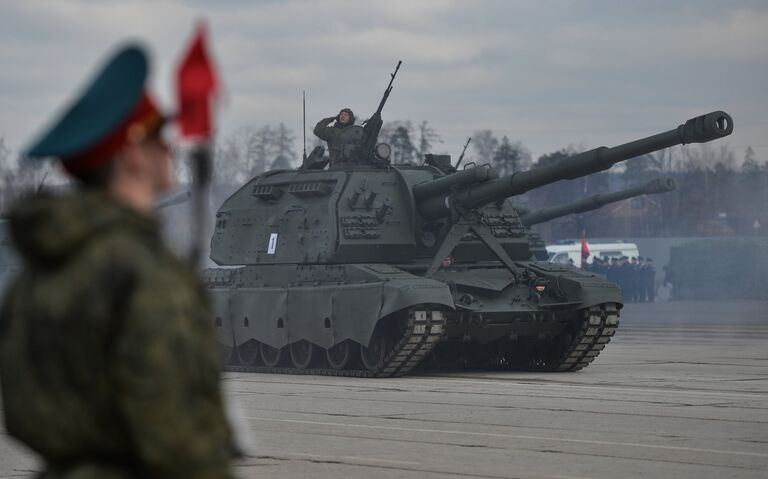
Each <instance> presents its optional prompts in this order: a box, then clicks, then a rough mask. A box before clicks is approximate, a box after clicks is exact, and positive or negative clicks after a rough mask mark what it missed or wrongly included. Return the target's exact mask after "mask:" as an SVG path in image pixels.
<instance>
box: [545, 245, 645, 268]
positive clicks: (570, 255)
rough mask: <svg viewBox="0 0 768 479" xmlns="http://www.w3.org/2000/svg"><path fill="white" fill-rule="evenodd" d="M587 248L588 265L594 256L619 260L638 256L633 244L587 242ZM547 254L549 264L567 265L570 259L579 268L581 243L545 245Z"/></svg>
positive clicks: (635, 246) (638, 253)
mask: <svg viewBox="0 0 768 479" xmlns="http://www.w3.org/2000/svg"><path fill="white" fill-rule="evenodd" d="M587 247H589V257H588V258H587V262H588V263H591V262H592V259H593V258H594V257H595V256H597V257H598V258H604V257H607V258H608V259H611V258H620V257H622V256H626V257H627V258H631V257H633V256H634V257H638V256H640V252H639V251H638V249H637V245H636V244H634V243H622V242H618V243H590V242H589V241H587ZM547 253H549V260H548V261H549V262H550V263H560V264H568V262H569V261H568V260H571V259H572V260H573V265H574V266H576V267H577V268H581V241H579V242H575V241H571V242H569V243H568V244H556V245H547Z"/></svg>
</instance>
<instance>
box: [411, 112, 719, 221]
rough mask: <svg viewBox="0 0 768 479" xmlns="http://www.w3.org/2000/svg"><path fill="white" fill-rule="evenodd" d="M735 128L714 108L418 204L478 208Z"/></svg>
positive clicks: (437, 209) (446, 210) (435, 211)
mask: <svg viewBox="0 0 768 479" xmlns="http://www.w3.org/2000/svg"><path fill="white" fill-rule="evenodd" d="M732 131H733V120H732V119H731V117H730V115H728V114H727V113H725V112H723V111H714V112H712V113H708V114H706V115H702V116H698V117H696V118H692V119H690V120H688V121H686V122H685V123H684V124H682V125H680V126H678V127H677V128H674V129H672V130H669V131H666V132H664V133H659V134H656V135H653V136H649V137H647V138H643V139H640V140H635V141H631V142H629V143H624V144H622V145H618V146H615V147H613V148H608V147H605V146H601V147H599V148H595V149H593V150H589V151H585V152H583V153H578V154H576V155H573V156H571V157H568V158H565V159H563V160H561V161H559V162H558V163H557V164H554V165H551V166H546V167H542V168H535V169H532V170H528V171H521V172H519V173H515V174H512V175H510V176H506V177H504V178H499V179H497V180H494V181H488V182H484V183H483V184H478V185H474V186H472V187H470V188H465V189H460V190H458V191H456V192H453V193H451V194H442V195H435V196H432V197H430V198H427V199H425V200H423V201H421V202H419V204H418V210H419V213H420V214H421V215H422V216H424V217H425V218H430V219H436V218H441V217H445V216H449V215H450V214H451V212H452V210H453V209H454V208H455V207H460V208H465V209H466V208H475V207H478V206H482V205H484V204H487V203H491V202H494V201H502V200H504V199H505V198H508V197H511V196H515V195H521V194H523V193H525V192H526V191H530V190H532V189H534V188H539V187H541V186H544V185H547V184H550V183H554V182H556V181H559V180H573V179H576V178H581V177H583V176H587V175H590V174H592V173H597V172H599V171H605V170H607V169H609V168H611V167H612V166H613V165H615V164H617V163H619V162H622V161H625V160H628V159H630V158H635V157H638V156H641V155H645V154H648V153H652V152H654V151H658V150H662V149H664V148H669V147H671V146H676V145H683V144H688V143H705V142H708V141H712V140H716V139H718V138H723V137H725V136H728V135H730V134H731V132H732Z"/></svg>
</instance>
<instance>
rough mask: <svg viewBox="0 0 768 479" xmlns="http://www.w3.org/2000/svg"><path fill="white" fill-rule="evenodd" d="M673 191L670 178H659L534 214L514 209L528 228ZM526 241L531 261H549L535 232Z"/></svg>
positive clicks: (544, 246)
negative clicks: (644, 196)
mask: <svg viewBox="0 0 768 479" xmlns="http://www.w3.org/2000/svg"><path fill="white" fill-rule="evenodd" d="M675 188H677V183H676V182H675V180H674V179H673V178H669V177H659V178H656V179H653V180H651V181H649V182H648V183H646V184H644V185H639V186H635V187H632V188H628V189H626V190H622V191H616V192H614V193H598V194H596V195H592V196H589V197H587V198H582V199H580V200H578V201H574V202H573V203H568V204H566V205H560V206H553V207H551V208H544V209H541V210H536V211H531V210H530V209H528V208H523V207H520V206H517V207H515V209H516V210H517V213H518V215H519V216H520V222H521V223H522V224H523V226H525V227H527V228H530V227H532V226H535V225H538V224H541V223H545V222H547V221H550V220H554V219H557V218H562V217H563V216H568V215H572V214H575V213H586V212H587V211H592V210H596V209H598V208H602V207H603V206H605V205H609V204H611V203H615V202H617V201H622V200H626V199H629V198H634V197H636V196H642V195H653V194H658V193H669V192H670V191H674V189H675ZM528 242H529V245H530V248H531V252H532V253H533V256H534V258H536V259H539V260H547V259H549V254H548V253H547V248H546V245H545V244H544V241H543V240H542V239H541V236H539V235H538V233H536V232H535V231H532V230H529V232H528ZM579 265H580V264H577V265H576V266H579Z"/></svg>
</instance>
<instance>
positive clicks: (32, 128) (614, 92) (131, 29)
mask: <svg viewBox="0 0 768 479" xmlns="http://www.w3.org/2000/svg"><path fill="white" fill-rule="evenodd" d="M197 18H204V19H206V20H207V22H208V25H209V30H210V34H211V35H210V39H211V42H212V47H213V51H214V54H215V56H216V59H217V61H218V64H219V68H220V75H221V77H222V78H223V81H224V83H225V85H226V101H225V104H224V105H223V108H222V109H221V112H220V117H219V118H220V121H219V124H220V129H221V131H222V134H226V133H227V132H229V131H231V130H233V129H234V128H237V127H240V126H245V125H256V126H261V125H264V124H267V123H270V124H277V123H279V122H283V123H285V124H286V125H288V126H289V127H290V128H291V129H293V130H294V131H295V132H296V133H297V136H300V135H301V91H302V89H306V91H307V122H308V124H309V125H308V126H309V128H308V129H309V130H311V126H312V125H313V124H314V123H315V122H316V121H317V120H318V119H320V118H322V117H325V116H330V115H333V114H335V113H336V112H338V110H339V108H341V107H344V106H349V107H351V108H352V109H353V110H354V111H355V113H356V114H357V116H358V118H367V117H368V116H369V115H370V114H371V113H372V112H373V110H374V109H375V108H376V106H377V104H378V101H379V99H380V97H381V94H382V93H383V90H384V88H385V86H386V83H387V81H388V79H389V73H390V72H391V71H392V69H393V68H394V66H395V64H396V62H397V60H402V61H403V66H402V68H401V70H400V73H399V74H398V78H397V81H396V84H395V88H394V90H393V92H392V95H391V97H390V100H389V102H388V103H387V105H386V107H385V109H384V113H383V118H384V120H385V121H390V120H405V119H410V120H412V121H414V122H419V121H421V120H427V121H428V122H429V123H430V124H431V125H432V126H433V127H434V128H435V129H436V130H437V131H438V133H440V134H441V135H442V137H443V139H444V143H443V144H442V145H439V146H438V147H437V150H438V151H441V152H448V153H452V154H454V155H458V153H459V151H460V150H461V146H462V144H463V143H464V141H465V139H466V137H467V136H469V135H470V134H471V133H472V132H473V131H475V130H478V129H491V130H493V131H494V133H495V134H496V135H498V136H502V135H507V136H509V137H510V139H511V140H519V141H521V142H522V143H523V144H524V145H525V146H526V147H528V148H529V149H530V150H531V151H532V153H533V155H534V158H537V157H538V156H539V155H541V154H544V153H549V152H552V151H554V150H557V149H559V148H562V147H565V146H567V145H569V144H579V145H583V146H587V147H596V146H600V145H606V146H612V145H615V144H618V143H622V142H624V141H628V140H630V139H633V138H635V137H641V136H646V135H649V134H653V133H656V132H658V131H663V130H667V129H670V128H673V127H675V126H677V125H678V124H680V123H682V122H683V121H685V120H687V119H688V118H691V117H693V116H697V115H700V114H704V113H707V112H709V111H712V110H717V109H722V110H725V111H727V112H728V113H730V114H731V115H732V116H733V117H734V124H735V131H734V134H733V135H732V136H731V137H729V138H728V139H726V140H722V141H725V142H727V143H728V144H729V145H730V146H732V147H733V148H734V149H735V150H736V152H737V157H738V159H739V160H741V158H742V156H743V151H744V148H746V147H747V146H752V148H753V149H754V150H755V152H756V154H757V159H758V160H759V161H766V160H768V135H767V134H766V133H768V93H767V92H766V89H768V1H736V0H730V1H710V0H691V1H661V0H658V1H656V0H643V1H633V2H618V1H587V0H582V1H442V0H418V1H416V0H406V1H392V0H389V1H336V0H324V1H295V2H277V1H260V2H259V1H246V0H242V1H236V0H219V1H215V2H214V1H213V0H211V1H200V0H199V1H192V0H188V1H182V0H176V1H158V0H155V1H152V2H149V1H146V2H144V1H134V2H131V1H126V0H120V1H109V0H100V1H86V0H25V1H0V64H2V76H0V111H2V115H1V116H0V136H3V137H5V141H6V144H7V145H8V146H10V147H11V148H13V149H14V150H17V149H19V148H22V147H24V146H26V145H27V144H28V143H29V142H30V141H31V140H32V139H33V138H34V137H35V136H36V135H37V134H39V133H40V131H41V128H42V127H43V126H44V125H45V124H46V123H47V122H49V121H50V119H51V116H52V114H53V112H54V111H56V110H57V109H59V108H60V107H61V106H62V105H63V104H64V103H65V102H66V101H67V100H68V99H69V98H71V96H72V94H73V92H75V91H76V90H77V89H78V88H79V87H80V86H82V85H83V82H84V80H85V79H86V78H88V77H89V76H90V75H91V73H92V72H93V71H94V69H95V67H96V65H97V64H99V63H100V62H101V61H103V60H104V59H105V58H106V56H107V55H108V53H109V52H110V51H111V50H112V49H113V48H114V47H115V46H116V45H118V44H119V43H121V42H123V41H125V40H126V39H140V40H141V41H142V42H143V43H144V44H145V45H147V46H148V47H149V48H150V50H151V51H152V54H153V58H154V68H153V72H152V79H151V88H152V89H153V90H154V91H155V92H156V93H157V95H158V96H159V98H160V100H161V102H162V103H163V104H164V105H166V106H167V107H173V95H172V94H171V92H172V88H171V84H172V78H171V72H172V71H173V69H174V65H175V64H176V62H177V61H178V58H179V56H180V54H181V51H182V48H183V46H184V45H185V44H186V42H187V41H188V39H189V37H190V35H191V33H192V31H193V26H194V22H195V19H197ZM297 139H298V140H299V142H300V138H297ZM299 142H297V150H298V148H299Z"/></svg>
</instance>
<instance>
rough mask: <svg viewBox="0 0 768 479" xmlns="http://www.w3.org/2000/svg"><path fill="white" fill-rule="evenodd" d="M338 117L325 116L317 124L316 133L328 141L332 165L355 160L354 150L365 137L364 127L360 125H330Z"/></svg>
mask: <svg viewBox="0 0 768 479" xmlns="http://www.w3.org/2000/svg"><path fill="white" fill-rule="evenodd" d="M336 118H337V117H335V116H331V117H328V118H323V119H322V120H320V121H319V122H317V125H315V129H314V132H315V135H317V136H318V137H319V138H321V139H323V140H325V141H326V142H328V155H329V156H330V159H331V166H332V167H333V166H338V165H340V164H343V163H348V162H351V161H353V158H352V151H353V150H354V148H355V147H356V146H358V145H360V141H361V140H362V138H363V127H362V126H358V125H339V124H338V123H337V124H336V126H328V125H330V124H331V123H332V122H333V121H334V120H336Z"/></svg>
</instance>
